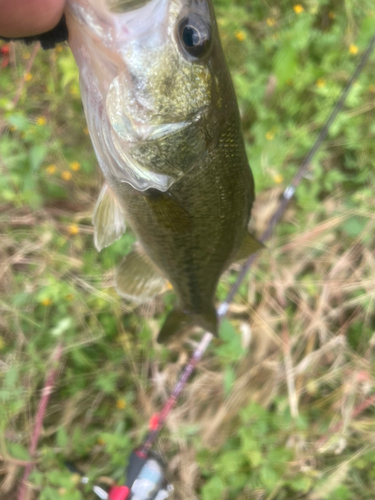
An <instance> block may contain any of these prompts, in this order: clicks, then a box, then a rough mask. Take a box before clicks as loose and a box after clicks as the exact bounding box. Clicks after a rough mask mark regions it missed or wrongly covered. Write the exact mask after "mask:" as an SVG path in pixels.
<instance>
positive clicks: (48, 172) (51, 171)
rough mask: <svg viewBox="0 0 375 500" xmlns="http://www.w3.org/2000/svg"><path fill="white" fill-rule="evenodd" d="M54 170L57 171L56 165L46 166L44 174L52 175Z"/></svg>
mask: <svg viewBox="0 0 375 500" xmlns="http://www.w3.org/2000/svg"><path fill="white" fill-rule="evenodd" d="M56 170H57V167H56V165H53V164H52V165H48V167H46V172H47V174H49V175H52V174H54V173H55V172H56Z"/></svg>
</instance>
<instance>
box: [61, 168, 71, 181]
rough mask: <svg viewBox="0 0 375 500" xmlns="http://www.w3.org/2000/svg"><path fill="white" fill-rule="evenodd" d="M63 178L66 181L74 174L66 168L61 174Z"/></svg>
mask: <svg viewBox="0 0 375 500" xmlns="http://www.w3.org/2000/svg"><path fill="white" fill-rule="evenodd" d="M61 178H62V179H64V181H70V179H71V178H72V174H71V173H70V172H68V171H67V170H64V172H62V174H61Z"/></svg>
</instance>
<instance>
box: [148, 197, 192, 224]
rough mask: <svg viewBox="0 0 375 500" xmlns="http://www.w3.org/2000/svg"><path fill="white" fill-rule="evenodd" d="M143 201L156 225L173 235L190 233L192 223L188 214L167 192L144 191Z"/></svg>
mask: <svg viewBox="0 0 375 500" xmlns="http://www.w3.org/2000/svg"><path fill="white" fill-rule="evenodd" d="M144 199H145V201H146V203H147V204H148V205H149V207H150V208H151V211H152V215H153V217H154V218H155V219H156V221H157V223H158V224H160V226H162V227H163V228H165V229H168V230H170V231H171V232H173V233H187V232H189V231H191V228H192V221H191V218H190V216H189V214H188V213H187V212H186V211H185V210H184V209H183V208H182V207H181V205H179V203H177V201H176V200H175V199H174V198H173V197H172V195H171V194H170V193H168V192H166V193H163V192H162V191H158V190H157V189H149V190H148V191H145V194H144Z"/></svg>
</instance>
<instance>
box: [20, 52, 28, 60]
mask: <svg viewBox="0 0 375 500" xmlns="http://www.w3.org/2000/svg"><path fill="white" fill-rule="evenodd" d="M22 57H23V58H24V59H25V60H26V61H27V60H28V59H30V52H24V54H23V55H22Z"/></svg>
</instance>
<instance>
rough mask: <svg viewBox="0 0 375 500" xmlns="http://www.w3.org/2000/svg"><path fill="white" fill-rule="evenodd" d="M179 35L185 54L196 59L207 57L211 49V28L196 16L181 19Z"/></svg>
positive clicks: (178, 28) (178, 29)
mask: <svg viewBox="0 0 375 500" xmlns="http://www.w3.org/2000/svg"><path fill="white" fill-rule="evenodd" d="M177 34H178V40H179V43H180V45H181V47H182V49H183V50H184V52H186V53H187V54H189V55H190V56H192V57H194V58H201V57H203V56H205V55H206V54H207V52H208V51H209V49H210V47H211V26H210V25H209V24H208V23H207V21H205V20H204V19H203V18H202V17H200V16H198V15H196V14H191V15H189V16H186V17H184V18H183V19H181V21H180V22H179V24H178V27H177Z"/></svg>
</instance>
